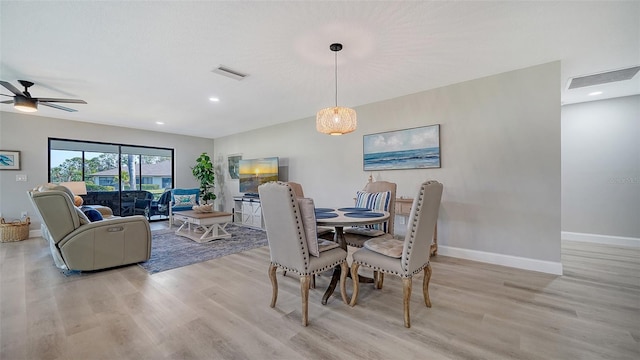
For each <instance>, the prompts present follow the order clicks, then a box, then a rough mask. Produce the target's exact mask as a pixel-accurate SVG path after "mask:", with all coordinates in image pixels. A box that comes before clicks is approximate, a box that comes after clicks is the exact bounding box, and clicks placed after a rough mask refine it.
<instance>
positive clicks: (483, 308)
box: [0, 224, 640, 360]
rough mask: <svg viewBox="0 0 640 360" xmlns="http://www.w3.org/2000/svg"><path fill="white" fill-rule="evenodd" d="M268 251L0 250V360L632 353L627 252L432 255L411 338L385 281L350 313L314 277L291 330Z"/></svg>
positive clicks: (586, 248) (289, 280)
mask: <svg viewBox="0 0 640 360" xmlns="http://www.w3.org/2000/svg"><path fill="white" fill-rule="evenodd" d="M154 226H155V227H157V226H162V225H157V224H156V225H154ZM268 251H269V250H268V248H267V247H264V248H259V249H254V250H251V251H247V252H243V253H240V254H235V255H230V256H226V257H223V258H220V259H216V260H212V261H208V262H204V263H200V264H195V265H192V266H187V267H183V268H179V269H174V270H170V271H166V272H161V273H158V274H155V275H148V274H147V273H146V271H145V270H143V269H142V268H140V267H138V266H137V265H134V266H128V267H124V268H119V269H115V270H110V271H102V272H97V273H91V274H88V275H82V276H71V277H65V275H63V274H62V273H61V272H60V271H58V270H57V269H56V268H55V267H54V265H53V261H52V259H51V255H50V254H49V250H48V248H47V246H46V244H45V243H44V240H42V239H29V240H25V241H21V242H17V243H3V244H0V271H1V275H0V345H1V351H0V359H2V360H12V359H505V358H516V359H639V358H640V251H639V250H638V249H630V248H621V247H612V246H603V245H595V244H587V243H576V242H569V241H565V242H563V252H562V254H563V258H562V262H563V264H564V270H565V275H564V276H552V275H546V274H541V273H536V272H529V271H522V270H516V269H511V268H505V267H500V266H493V265H488V264H482V263H476V262H472V261H466V260H460V259H455V258H449V257H444V256H437V257H436V258H434V259H433V260H432V265H433V277H432V280H431V287H430V289H431V301H432V303H433V307H432V308H431V309H427V308H426V307H425V306H424V302H423V300H422V297H421V292H420V286H421V283H422V278H421V277H418V278H417V279H414V293H413V296H412V301H411V325H412V327H411V328H410V329H406V328H404V327H403V317H402V286H401V282H400V280H399V279H398V278H395V277H393V276H386V277H385V283H384V288H383V289H382V290H373V289H372V288H371V286H370V284H364V285H363V286H361V292H360V296H359V301H358V305H357V306H356V307H354V308H350V307H349V306H347V305H345V304H343V303H342V301H341V300H340V297H339V291H336V294H335V295H334V296H333V297H332V298H331V299H330V300H329V303H328V304H327V305H326V306H323V305H321V304H320V300H321V296H322V292H323V291H324V288H325V287H326V285H327V284H328V282H329V278H328V277H327V276H320V277H318V279H317V285H318V288H317V289H316V290H311V293H310V298H309V320H310V322H309V326H308V327H306V328H304V327H302V326H301V324H300V321H301V320H300V317H301V315H300V295H299V281H298V280H297V279H296V278H294V277H289V276H286V277H283V276H281V275H279V276H278V280H279V285H280V292H279V298H278V303H277V305H276V307H275V309H271V308H270V307H269V302H270V298H271V284H270V282H269V278H268V275H267V269H268V259H269V253H268ZM348 289H349V291H350V289H351V285H350V284H349V285H348Z"/></svg>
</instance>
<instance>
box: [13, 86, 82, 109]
mask: <svg viewBox="0 0 640 360" xmlns="http://www.w3.org/2000/svg"><path fill="white" fill-rule="evenodd" d="M18 82H19V83H20V85H22V86H24V91H20V90H18V89H17V88H16V87H15V86H13V85H11V83H9V82H7V81H0V85H2V86H4V87H5V88H6V89H7V90H9V91H11V92H12V93H13V95H5V94H0V95H3V96H8V97H12V98H13V100H8V101H2V102H0V103H2V104H13V107H14V108H15V109H16V110H20V111H24V112H35V111H38V104H40V105H44V106H48V107H52V108H54V109H59V110H64V111H69V112H74V111H77V110H75V109H71V108H68V107H64V106H60V105H56V104H51V103H71V104H86V103H87V102H86V101H84V100H78V99H55V98H34V97H31V94H30V93H29V87H31V86H33V83H32V82H31V81H26V80H18Z"/></svg>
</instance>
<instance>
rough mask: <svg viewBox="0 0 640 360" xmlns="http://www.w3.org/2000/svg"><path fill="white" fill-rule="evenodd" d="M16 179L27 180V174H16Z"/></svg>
mask: <svg viewBox="0 0 640 360" xmlns="http://www.w3.org/2000/svg"><path fill="white" fill-rule="evenodd" d="M16 181H27V174H18V175H16Z"/></svg>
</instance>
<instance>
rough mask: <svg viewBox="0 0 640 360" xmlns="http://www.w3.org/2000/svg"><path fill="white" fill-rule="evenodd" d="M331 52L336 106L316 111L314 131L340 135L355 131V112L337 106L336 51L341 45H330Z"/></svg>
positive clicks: (356, 123) (356, 122)
mask: <svg viewBox="0 0 640 360" xmlns="http://www.w3.org/2000/svg"><path fill="white" fill-rule="evenodd" d="M329 49H331V51H333V52H335V65H336V66H335V69H336V71H335V74H336V106H335V107H328V108H324V109H322V110H320V111H318V114H317V115H316V130H318V132H321V133H323V134H329V135H342V134H348V133H350V132H352V131H354V130H355V129H356V127H357V126H358V121H357V120H356V111H355V110H353V109H350V108H347V107H343V106H338V51H340V50H342V44H338V43H336V44H331V45H330V46H329Z"/></svg>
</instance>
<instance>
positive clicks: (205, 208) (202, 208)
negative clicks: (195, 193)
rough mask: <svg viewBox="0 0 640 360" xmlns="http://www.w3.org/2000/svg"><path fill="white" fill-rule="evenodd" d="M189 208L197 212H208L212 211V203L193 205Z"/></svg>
mask: <svg viewBox="0 0 640 360" xmlns="http://www.w3.org/2000/svg"><path fill="white" fill-rule="evenodd" d="M191 209H192V210H193V211H195V212H197V213H210V212H213V204H204V205H194V206H193V207H192V208H191Z"/></svg>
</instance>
